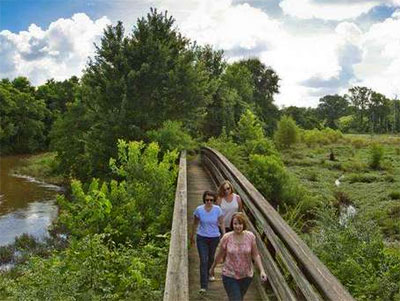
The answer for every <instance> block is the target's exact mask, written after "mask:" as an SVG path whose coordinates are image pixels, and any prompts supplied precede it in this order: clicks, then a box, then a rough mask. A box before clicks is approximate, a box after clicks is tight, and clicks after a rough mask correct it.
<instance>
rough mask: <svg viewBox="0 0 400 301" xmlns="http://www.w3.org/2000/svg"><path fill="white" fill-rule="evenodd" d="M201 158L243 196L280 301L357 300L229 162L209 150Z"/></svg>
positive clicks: (219, 154)
mask: <svg viewBox="0 0 400 301" xmlns="http://www.w3.org/2000/svg"><path fill="white" fill-rule="evenodd" d="M201 158H202V163H203V165H204V166H205V167H206V168H207V169H208V171H209V173H210V174H211V176H212V177H213V179H214V181H215V182H216V183H221V182H222V181H223V180H229V181H230V182H231V183H232V185H233V186H234V188H235V189H236V191H238V193H239V194H240V196H241V198H242V200H243V205H244V211H245V213H246V215H247V216H248V218H249V220H250V222H251V223H250V228H251V230H252V231H253V232H254V233H255V235H256V236H257V238H258V239H257V241H258V247H259V249H260V254H261V257H262V262H263V265H264V268H265V269H266V272H267V275H268V276H269V284H270V286H271V287H272V291H273V293H274V295H275V297H276V298H277V299H278V300H332V301H339V300H343V301H345V300H346V301H347V300H354V299H353V297H352V296H351V295H350V294H349V292H348V291H347V290H346V289H345V288H344V287H343V286H342V284H341V283H340V282H339V281H338V280H337V279H336V278H335V277H334V276H333V275H332V273H331V272H330V271H329V270H328V268H327V267H326V266H325V265H324V264H323V263H322V262H321V261H320V260H319V259H318V258H317V257H316V256H315V255H314V254H313V252H312V251H311V249H310V248H309V247H308V246H307V245H306V244H305V243H304V242H303V241H302V240H301V239H300V237H299V236H298V235H297V234H296V233H295V232H294V231H293V230H292V229H291V228H290V226H289V225H288V224H287V223H286V222H285V221H284V220H283V219H282V217H281V216H280V215H279V213H278V212H276V210H275V209H274V208H273V207H272V206H271V205H270V204H269V203H268V202H267V200H266V199H265V198H264V197H263V196H262V195H261V193H260V192H259V191H258V190H257V189H256V188H255V187H254V186H253V185H252V184H251V183H250V182H249V180H248V179H247V178H246V177H245V176H244V175H243V174H242V173H241V172H240V171H239V170H238V169H237V168H236V167H235V166H234V165H233V164H232V163H231V162H229V160H228V159H226V158H225V157H224V156H223V155H222V154H221V153H220V152H218V151H216V150H214V149H212V148H209V147H202V149H201ZM287 278H289V281H287ZM264 287H265V286H264Z"/></svg>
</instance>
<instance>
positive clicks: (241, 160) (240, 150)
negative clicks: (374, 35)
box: [206, 130, 247, 172]
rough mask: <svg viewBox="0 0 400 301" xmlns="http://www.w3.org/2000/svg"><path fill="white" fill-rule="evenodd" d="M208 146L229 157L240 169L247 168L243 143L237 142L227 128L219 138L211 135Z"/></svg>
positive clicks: (243, 170)
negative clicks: (227, 131)
mask: <svg viewBox="0 0 400 301" xmlns="http://www.w3.org/2000/svg"><path fill="white" fill-rule="evenodd" d="M206 146H209V147H211V148H214V149H216V150H218V151H219V152H221V153H222V154H223V155H224V156H225V157H227V158H228V160H229V161H231V162H232V163H233V164H234V165H235V166H236V167H237V168H238V169H239V170H241V171H242V172H245V170H247V163H246V151H245V147H244V146H243V145H239V144H237V143H235V142H234V141H233V139H232V137H231V136H229V135H228V134H227V133H226V131H225V130H223V131H222V134H221V135H220V136H219V137H218V138H214V137H211V138H210V139H208V141H207V142H206Z"/></svg>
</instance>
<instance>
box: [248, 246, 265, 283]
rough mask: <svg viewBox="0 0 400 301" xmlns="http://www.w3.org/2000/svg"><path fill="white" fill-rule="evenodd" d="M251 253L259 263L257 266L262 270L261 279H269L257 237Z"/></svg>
mask: <svg viewBox="0 0 400 301" xmlns="http://www.w3.org/2000/svg"><path fill="white" fill-rule="evenodd" d="M251 255H252V257H253V260H254V262H255V263H256V265H257V268H258V269H259V270H260V278H261V280H262V281H267V274H265V271H264V267H263V265H262V262H261V256H260V253H259V252H258V248H257V243H256V240H255V239H254V240H253V242H252V243H251Z"/></svg>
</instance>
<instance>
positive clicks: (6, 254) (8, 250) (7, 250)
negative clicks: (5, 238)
mask: <svg viewBox="0 0 400 301" xmlns="http://www.w3.org/2000/svg"><path fill="white" fill-rule="evenodd" d="M13 255H14V249H13V248H12V247H11V246H9V245H8V246H0V264H4V263H9V262H11V260H12V259H13Z"/></svg>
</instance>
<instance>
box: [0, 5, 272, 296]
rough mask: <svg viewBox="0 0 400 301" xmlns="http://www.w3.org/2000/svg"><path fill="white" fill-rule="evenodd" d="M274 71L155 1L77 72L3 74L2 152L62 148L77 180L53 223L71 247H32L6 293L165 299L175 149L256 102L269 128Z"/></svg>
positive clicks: (67, 170)
mask: <svg viewBox="0 0 400 301" xmlns="http://www.w3.org/2000/svg"><path fill="white" fill-rule="evenodd" d="M278 81H279V78H278V76H277V75H276V73H275V72H274V71H273V70H272V69H271V68H269V67H267V66H265V65H264V64H262V63H261V62H260V61H259V60H258V59H248V60H244V61H240V62H237V63H233V64H228V63H227V62H226V61H225V59H224V56H223V53H222V51H215V50H213V49H212V48H211V47H210V46H205V47H200V46H197V45H196V44H195V43H194V42H191V41H189V40H188V39H187V38H185V37H183V36H182V35H181V34H180V33H179V32H178V30H177V29H176V28H175V27H174V20H173V19H172V18H171V17H169V16H168V15H167V14H166V13H159V12H157V11H156V10H151V12H150V13H149V14H148V15H147V16H146V17H144V18H141V19H139V20H138V22H137V24H136V26H135V27H134V29H133V31H132V32H131V33H129V34H125V32H124V27H123V25H122V23H118V24H117V25H115V26H109V27H108V28H107V29H106V30H105V32H104V36H103V38H102V40H101V43H100V45H97V50H96V55H95V57H93V58H91V59H90V61H89V63H88V65H87V68H86V69H85V71H84V74H83V76H82V77H81V78H80V79H77V78H75V77H74V78H71V79H69V80H66V81H63V82H56V81H54V80H51V81H48V82H47V83H46V84H44V85H42V86H40V87H37V88H34V87H32V86H31V84H30V83H29V81H28V80H27V79H26V78H16V79H15V80H13V81H9V80H3V81H2V85H1V97H2V99H1V113H2V117H3V116H4V118H2V121H1V122H2V123H1V129H2V132H1V134H2V136H1V149H2V153H23V152H35V151H39V150H47V149H50V150H52V151H55V153H56V154H57V159H56V160H57V162H58V163H57V164H54V166H56V167H57V172H58V173H61V174H62V175H64V177H66V178H68V179H70V180H71V189H70V196H69V197H68V198H66V197H61V198H59V199H58V204H59V206H60V215H59V217H58V220H57V222H56V223H55V224H54V225H53V229H52V231H54V232H55V233H60V232H61V233H63V234H66V235H67V237H68V244H67V247H66V248H58V247H57V246H56V247H54V248H53V247H51V248H52V249H51V252H46V253H45V255H43V253H42V254H39V255H37V254H38V252H37V251H32V253H30V251H29V250H28V251H25V250H24V251H23V252H24V254H28V255H27V256H26V258H29V259H26V264H24V265H19V266H17V267H16V268H15V270H12V271H11V272H9V273H7V274H3V275H2V276H3V277H1V278H0V298H1V299H4V300H20V299H24V300H25V299H26V300H28V299H29V300H36V299H46V300H47V299H52V300H65V299H70V298H75V299H79V300H98V299H104V300H132V298H134V299H138V300H148V299H151V300H157V299H161V298H162V292H163V286H164V277H165V268H166V259H167V254H168V241H169V234H168V233H169V229H170V228H171V219H172V209H173V196H174V190H175V180H176V174H177V166H176V160H177V157H178V153H177V150H178V151H179V150H180V149H189V150H190V149H194V148H195V147H196V146H197V145H198V143H200V142H202V141H205V140H207V139H208V138H210V137H212V136H219V135H221V134H223V133H225V132H226V131H230V130H231V129H234V128H236V125H237V123H238V121H239V120H240V118H241V116H242V115H243V114H244V113H245V112H250V110H251V111H252V112H254V113H256V114H257V115H258V116H259V120H260V121H259V122H260V126H261V131H266V132H268V133H272V131H273V129H274V126H275V123H276V121H277V119H278V116H279V110H278V108H277V107H276V106H275V105H274V104H273V95H274V93H276V92H278ZM22 100H23V101H22ZM24 110H25V111H24ZM26 110H30V111H29V112H30V113H27V112H26ZM252 114H253V113H252ZM21 120H23V121H24V123H22V122H21ZM33 124H34V125H35V126H32V125H33ZM27 129H29V130H30V131H31V132H27ZM225 129H226V130H225ZM16 141H21V143H20V144H18V143H16ZM128 141H130V142H128ZM261 143H262V142H261ZM56 238H57V236H56ZM10 249H11V250H12V247H7V250H8V251H9V250H10ZM2 250H3V249H1V250H0V251H2ZM0 253H1V252H0Z"/></svg>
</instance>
